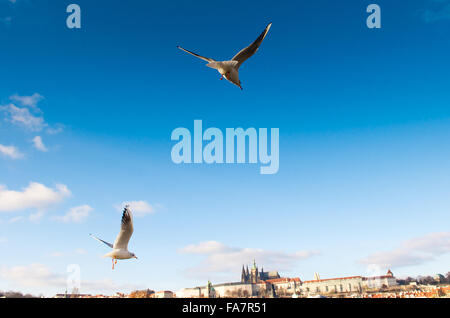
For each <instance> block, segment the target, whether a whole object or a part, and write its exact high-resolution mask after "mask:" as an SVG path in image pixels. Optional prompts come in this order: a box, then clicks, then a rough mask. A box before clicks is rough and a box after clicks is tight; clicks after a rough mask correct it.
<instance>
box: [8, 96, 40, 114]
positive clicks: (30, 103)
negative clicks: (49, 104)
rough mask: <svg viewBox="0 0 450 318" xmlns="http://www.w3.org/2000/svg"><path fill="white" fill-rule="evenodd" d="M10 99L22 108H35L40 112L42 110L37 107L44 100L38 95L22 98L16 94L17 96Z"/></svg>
mask: <svg viewBox="0 0 450 318" xmlns="http://www.w3.org/2000/svg"><path fill="white" fill-rule="evenodd" d="M9 99H10V100H12V101H13V102H15V103H17V104H19V105H21V106H26V107H30V108H34V109H35V110H38V111H40V109H39V108H38V107H37V104H38V103H39V102H40V101H41V100H43V99H44V97H43V96H42V95H40V94H38V93H34V94H33V95H31V96H20V95H17V94H15V95H12V96H11V97H10V98H9Z"/></svg>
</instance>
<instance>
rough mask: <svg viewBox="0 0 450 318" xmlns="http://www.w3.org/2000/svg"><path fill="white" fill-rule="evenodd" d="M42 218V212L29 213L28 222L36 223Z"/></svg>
mask: <svg viewBox="0 0 450 318" xmlns="http://www.w3.org/2000/svg"><path fill="white" fill-rule="evenodd" d="M43 216H44V211H42V210H41V211H37V212H35V213H31V214H30V216H29V217H28V220H29V221H30V222H37V221H39V220H40V219H42V217H43Z"/></svg>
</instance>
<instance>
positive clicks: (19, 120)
mask: <svg viewBox="0 0 450 318" xmlns="http://www.w3.org/2000/svg"><path fill="white" fill-rule="evenodd" d="M0 110H3V111H4V112H6V113H7V114H8V116H5V120H6V121H9V122H11V123H12V124H16V125H19V126H22V127H24V128H26V129H28V130H30V131H41V130H42V129H43V128H44V127H46V126H47V124H46V123H45V121H44V118H43V117H42V116H38V115H33V114H32V113H31V112H30V110H29V109H28V108H26V107H22V108H21V107H17V106H16V105H14V104H9V105H6V106H0Z"/></svg>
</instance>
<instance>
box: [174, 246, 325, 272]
mask: <svg viewBox="0 0 450 318" xmlns="http://www.w3.org/2000/svg"><path fill="white" fill-rule="evenodd" d="M179 252H180V253H184V254H198V255H204V256H205V259H204V260H203V261H202V263H201V264H200V265H198V266H196V267H194V268H190V269H188V270H187V273H188V274H189V275H190V276H192V275H193V276H198V277H201V278H207V277H211V276H216V277H217V279H233V278H234V279H236V277H237V276H239V274H240V273H238V271H239V270H240V268H241V267H242V265H243V264H249V263H250V262H251V261H252V260H253V259H255V260H256V261H257V263H258V264H260V266H264V269H265V270H268V269H272V270H279V271H289V270H292V269H293V267H294V266H295V264H296V263H297V262H298V261H301V260H305V259H308V258H310V257H312V256H314V255H317V254H319V252H317V251H299V252H295V253H284V252H276V251H267V250H263V249H254V248H239V247H229V246H227V245H225V244H223V243H220V242H217V241H207V242H201V243H199V244H192V245H188V246H186V247H184V248H182V249H180V250H179Z"/></svg>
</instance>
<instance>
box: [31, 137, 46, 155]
mask: <svg viewBox="0 0 450 318" xmlns="http://www.w3.org/2000/svg"><path fill="white" fill-rule="evenodd" d="M33 144H34V147H35V148H36V149H37V150H39V151H43V152H47V151H48V149H47V147H46V146H45V145H44V142H43V141H42V138H41V136H36V137H34V138H33Z"/></svg>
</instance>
